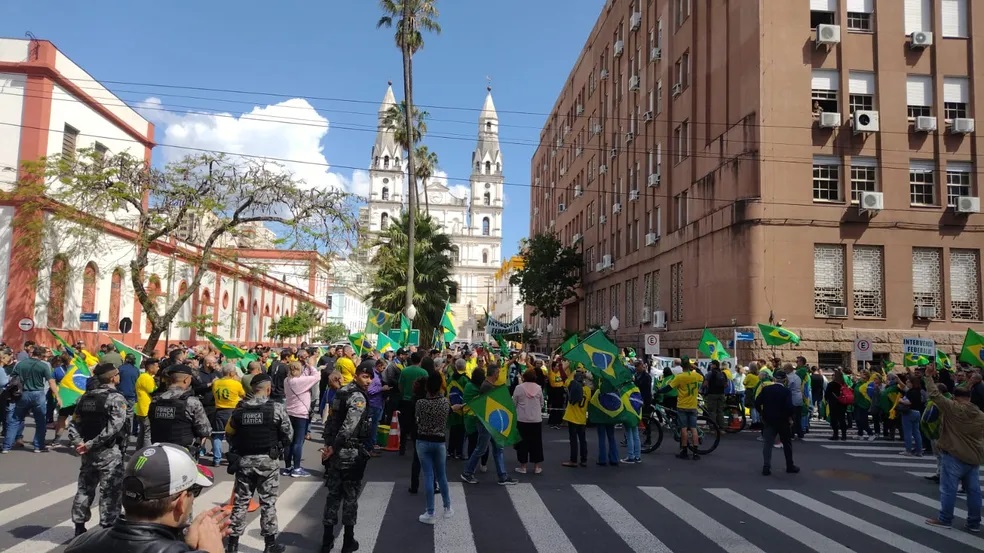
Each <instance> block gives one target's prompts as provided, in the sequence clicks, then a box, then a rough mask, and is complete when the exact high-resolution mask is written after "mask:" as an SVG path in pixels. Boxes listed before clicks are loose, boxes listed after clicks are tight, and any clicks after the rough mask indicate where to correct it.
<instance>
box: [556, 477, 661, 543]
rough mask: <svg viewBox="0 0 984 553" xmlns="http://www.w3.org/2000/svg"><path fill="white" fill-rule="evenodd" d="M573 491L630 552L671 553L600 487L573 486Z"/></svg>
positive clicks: (590, 485) (589, 485) (591, 485)
mask: <svg viewBox="0 0 984 553" xmlns="http://www.w3.org/2000/svg"><path fill="white" fill-rule="evenodd" d="M574 491H576V492H577V493H578V495H580V496H581V498H583V499H584V501H585V502H587V504H588V505H590V506H591V508H592V509H594V511H595V512H596V513H598V515H599V516H600V517H601V518H602V520H604V521H605V522H606V523H607V524H608V526H610V527H611V528H612V530H614V531H615V533H616V534H618V537H620V538H622V541H624V542H625V543H626V545H628V546H629V547H630V548H631V549H632V551H635V552H636V553H643V552H650V551H652V552H659V553H671V552H670V548H669V547H666V545H665V544H664V543H663V542H661V541H659V538H657V537H656V536H654V535H653V534H652V532H650V531H649V530H647V529H646V527H645V526H643V525H642V523H641V522H639V521H638V520H636V518H635V517H633V516H632V515H631V514H630V513H629V511H627V510H626V509H625V507H622V506H621V505H619V504H618V503H617V502H616V501H615V500H614V499H612V497H611V496H610V495H608V494H607V493H605V492H604V491H602V489H601V488H600V487H598V486H596V485H593V484H585V485H575V486H574Z"/></svg>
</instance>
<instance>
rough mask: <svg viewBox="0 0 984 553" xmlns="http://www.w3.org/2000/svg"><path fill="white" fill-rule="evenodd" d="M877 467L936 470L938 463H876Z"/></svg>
mask: <svg viewBox="0 0 984 553" xmlns="http://www.w3.org/2000/svg"><path fill="white" fill-rule="evenodd" d="M875 464H876V465H881V466H883V467H899V468H904V469H935V468H936V461H935V460H934V461H932V462H926V463H906V462H904V461H875Z"/></svg>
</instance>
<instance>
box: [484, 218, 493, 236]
mask: <svg viewBox="0 0 984 553" xmlns="http://www.w3.org/2000/svg"><path fill="white" fill-rule="evenodd" d="M490 225H491V222H490V221H489V218H488V217H482V236H489V235H490V234H491V229H490V228H489V227H490Z"/></svg>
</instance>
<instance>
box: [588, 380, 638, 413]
mask: <svg viewBox="0 0 984 553" xmlns="http://www.w3.org/2000/svg"><path fill="white" fill-rule="evenodd" d="M624 414H625V404H624V403H623V402H622V394H620V393H619V391H618V388H616V387H615V386H612V385H611V384H609V383H608V381H606V380H604V379H602V380H601V386H600V387H599V388H598V391H597V392H595V393H594V394H591V399H590V400H589V401H588V421H590V422H592V423H595V424H619V423H621V422H622V417H623V415H624ZM637 424H638V423H637Z"/></svg>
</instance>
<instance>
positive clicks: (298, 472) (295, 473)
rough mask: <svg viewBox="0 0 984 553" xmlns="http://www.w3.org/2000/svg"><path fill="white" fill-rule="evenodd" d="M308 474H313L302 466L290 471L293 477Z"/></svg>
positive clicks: (306, 475)
mask: <svg viewBox="0 0 984 553" xmlns="http://www.w3.org/2000/svg"><path fill="white" fill-rule="evenodd" d="M308 476H311V473H310V472H308V471H306V470H304V469H302V468H296V469H294V470H292V471H290V477H291V478H307V477H308Z"/></svg>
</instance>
